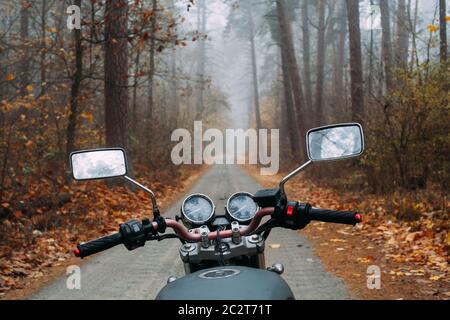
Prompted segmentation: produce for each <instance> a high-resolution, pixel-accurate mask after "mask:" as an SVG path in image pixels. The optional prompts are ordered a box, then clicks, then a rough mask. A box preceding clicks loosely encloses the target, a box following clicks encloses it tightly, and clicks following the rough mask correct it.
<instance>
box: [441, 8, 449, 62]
mask: <svg viewBox="0 0 450 320" xmlns="http://www.w3.org/2000/svg"><path fill="white" fill-rule="evenodd" d="M446 17H447V9H446V0H439V21H440V30H439V36H440V39H441V46H440V48H441V50H440V53H441V54H440V57H441V62H442V63H445V62H447V50H448V49H447V20H446Z"/></svg>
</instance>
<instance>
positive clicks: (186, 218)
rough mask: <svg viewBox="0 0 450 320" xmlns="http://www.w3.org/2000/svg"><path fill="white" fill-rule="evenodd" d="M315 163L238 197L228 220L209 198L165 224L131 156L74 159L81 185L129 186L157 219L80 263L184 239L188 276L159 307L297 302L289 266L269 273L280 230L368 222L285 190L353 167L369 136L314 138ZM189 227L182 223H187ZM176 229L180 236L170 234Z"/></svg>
mask: <svg viewBox="0 0 450 320" xmlns="http://www.w3.org/2000/svg"><path fill="white" fill-rule="evenodd" d="M306 142H307V143H306V145H307V154H308V158H309V160H308V161H307V162H306V163H304V164H303V165H301V166H300V167H298V168H297V169H295V170H294V171H292V172H291V173H289V174H288V175H287V176H286V177H284V178H283V179H282V180H281V181H280V183H279V186H278V187H277V188H274V189H266V190H260V191H258V192H256V193H255V194H254V195H253V194H250V193H248V192H237V193H235V194H233V195H231V196H230V197H229V199H228V201H227V205H226V208H225V213H224V214H222V215H216V214H215V205H214V203H213V201H212V200H211V199H210V198H209V197H208V196H207V195H204V194H193V195H190V196H189V197H187V198H186V199H185V200H184V201H183V204H182V206H181V212H180V214H181V216H176V219H175V220H173V219H165V218H164V217H163V216H162V215H161V212H160V209H159V207H158V204H157V200H156V197H155V194H154V193H153V191H152V190H150V189H148V188H147V187H145V186H143V185H142V184H140V183H138V182H137V181H135V180H133V179H132V178H130V177H129V176H127V171H128V165H127V156H126V152H125V150H123V149H121V148H109V149H94V150H84V151H76V152H73V153H72V154H71V155H70V164H71V169H72V174H73V178H74V179H75V180H79V181H84V180H93V179H109V178H118V177H120V178H123V179H125V180H126V181H128V182H129V183H131V184H132V185H135V186H136V187H138V188H140V189H142V190H144V191H145V192H146V193H148V194H149V195H150V198H151V201H152V206H153V219H152V220H150V219H144V220H142V221H138V220H131V221H128V222H126V223H123V224H121V225H120V227H119V232H118V233H115V234H112V235H109V236H105V237H103V238H100V239H97V240H93V241H89V242H86V243H80V244H78V245H77V248H76V249H75V252H74V253H75V255H76V256H77V257H80V258H85V257H87V256H90V255H93V254H96V253H99V252H101V251H105V250H107V249H110V248H112V247H114V246H117V245H119V244H124V245H125V247H126V248H127V249H128V250H135V249H137V248H140V247H143V246H144V245H145V243H146V242H147V241H163V240H167V239H178V240H179V241H180V242H181V247H180V249H179V254H180V258H181V260H182V262H183V265H184V270H185V276H184V277H182V278H179V279H177V278H175V277H173V276H171V277H169V279H168V280H167V284H166V286H165V287H164V288H163V289H162V290H161V291H160V292H159V294H158V295H157V297H156V299H158V300H192V299H194V300H210V299H218V300H227V299H238V300H292V299H294V295H293V293H292V291H291V289H290V288H289V286H288V284H287V283H286V281H284V280H283V278H282V277H281V275H282V273H283V271H284V266H283V265H282V264H279V263H276V264H274V265H272V266H271V267H268V268H266V266H265V259H264V247H265V241H266V240H267V238H268V236H269V235H270V232H271V230H272V229H273V228H276V227H278V228H287V229H292V230H300V229H303V228H305V227H306V226H307V225H308V223H309V222H311V221H322V222H331V223H341V224H348V225H356V224H357V223H359V222H361V221H362V218H361V215H360V214H359V213H356V212H350V211H335V210H324V209H318V208H314V207H312V206H311V205H310V204H308V203H300V202H296V201H290V200H288V197H287V194H286V192H285V188H284V187H285V184H286V183H287V182H288V181H289V180H290V179H292V177H294V176H295V175H297V174H298V173H299V172H301V171H303V170H304V169H305V168H306V167H308V166H310V165H311V164H313V163H315V162H321V161H332V160H340V159H347V158H352V157H356V156H359V155H361V154H362V153H363V151H364V135H363V129H362V127H361V125H359V124H358V123H346V124H337V125H331V126H325V127H320V128H315V129H312V130H309V131H308V133H307V135H306ZM180 221H181V223H180ZM168 229H172V230H173V231H174V232H173V233H168V232H166V231H167V230H168Z"/></svg>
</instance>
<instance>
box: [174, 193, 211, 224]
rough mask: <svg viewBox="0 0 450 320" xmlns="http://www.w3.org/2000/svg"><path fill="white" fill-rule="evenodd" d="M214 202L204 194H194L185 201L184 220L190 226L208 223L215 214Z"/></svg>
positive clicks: (183, 207) (183, 206) (183, 208)
mask: <svg viewBox="0 0 450 320" xmlns="http://www.w3.org/2000/svg"><path fill="white" fill-rule="evenodd" d="M214 209H215V208H214V203H213V202H212V200H211V199H210V198H208V197H207V196H205V195H203V194H193V195H190V196H189V197H187V198H186V199H185V200H184V201H183V205H182V206H181V212H182V214H183V222H185V224H186V225H187V226H189V227H191V226H193V225H202V224H205V223H207V222H208V221H209V220H210V219H211V218H212V216H213V215H214Z"/></svg>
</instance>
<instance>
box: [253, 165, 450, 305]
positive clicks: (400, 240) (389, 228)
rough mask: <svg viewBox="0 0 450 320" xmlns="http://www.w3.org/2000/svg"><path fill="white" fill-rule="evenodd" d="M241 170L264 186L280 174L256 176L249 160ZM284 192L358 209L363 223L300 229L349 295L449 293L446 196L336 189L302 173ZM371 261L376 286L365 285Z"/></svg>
mask: <svg viewBox="0 0 450 320" xmlns="http://www.w3.org/2000/svg"><path fill="white" fill-rule="evenodd" d="M246 171H247V172H248V173H249V174H250V175H251V176H253V178H254V179H255V180H257V181H258V182H259V183H260V184H261V185H262V186H264V187H266V188H273V187H275V186H277V185H278V183H279V181H280V180H281V178H282V177H283V175H281V174H278V175H274V176H261V175H260V174H259V170H258V169H257V168H255V167H251V166H247V167H246ZM286 192H287V193H288V195H289V197H290V198H291V199H297V200H299V201H302V202H309V203H310V204H311V205H313V206H315V207H319V208H325V209H335V210H351V211H358V212H360V213H362V214H363V223H362V224H360V225H357V226H356V227H352V226H345V225H336V224H330V223H323V222H311V223H310V224H309V225H308V226H307V227H306V228H305V229H304V230H302V231H299V232H301V234H303V235H305V236H306V237H307V238H308V239H309V240H310V241H311V242H312V244H313V246H314V251H315V253H316V254H317V256H318V257H319V258H320V259H321V260H322V262H323V264H324V266H325V268H326V269H327V271H329V272H331V273H333V274H335V275H337V276H339V277H341V278H342V279H343V280H344V281H345V283H346V284H347V287H348V289H349V292H350V295H351V296H352V297H353V298H355V299H389V300H402V299H404V300H407V299H445V300H448V299H450V268H449V265H448V259H449V249H450V235H449V232H448V231H449V221H448V213H449V209H450V203H449V202H448V200H447V199H446V198H445V197H444V201H445V203H444V205H442V202H441V203H439V204H437V205H436V204H435V203H433V201H436V200H434V199H435V198H436V199H439V197H431V198H433V200H430V195H429V194H428V193H427V192H423V193H415V194H414V197H413V198H414V200H412V198H407V197H406V196H405V195H402V196H400V195H398V194H391V195H388V196H386V195H385V196H382V195H372V194H368V193H367V192H366V191H364V190H358V191H343V192H341V191H339V190H336V189H333V188H331V187H326V186H322V185H320V184H317V183H313V182H312V181H311V179H308V178H306V177H305V176H304V175H302V174H300V176H298V177H296V178H294V179H292V180H291V181H289V183H287V185H286ZM437 201H439V200H437ZM440 201H442V198H441V200H440ZM436 207H439V208H442V207H444V209H443V210H435V208H436ZM411 214H412V215H413V216H414V215H416V218H415V219H414V220H411V221H405V220H402V219H399V217H401V216H408V217H409V216H411ZM372 265H374V266H378V267H379V268H380V271H381V277H380V278H381V288H380V289H368V287H367V281H368V275H369V273H368V267H369V266H372Z"/></svg>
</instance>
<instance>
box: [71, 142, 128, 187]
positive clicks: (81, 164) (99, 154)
mask: <svg viewBox="0 0 450 320" xmlns="http://www.w3.org/2000/svg"><path fill="white" fill-rule="evenodd" d="M70 165H71V168H72V175H73V178H74V179H75V180H94V179H106V178H115V177H123V176H126V174H127V167H128V166H127V157H126V154H125V150H123V149H120V148H114V149H93V150H84V151H76V152H73V153H72V154H71V155H70Z"/></svg>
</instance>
